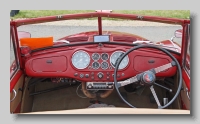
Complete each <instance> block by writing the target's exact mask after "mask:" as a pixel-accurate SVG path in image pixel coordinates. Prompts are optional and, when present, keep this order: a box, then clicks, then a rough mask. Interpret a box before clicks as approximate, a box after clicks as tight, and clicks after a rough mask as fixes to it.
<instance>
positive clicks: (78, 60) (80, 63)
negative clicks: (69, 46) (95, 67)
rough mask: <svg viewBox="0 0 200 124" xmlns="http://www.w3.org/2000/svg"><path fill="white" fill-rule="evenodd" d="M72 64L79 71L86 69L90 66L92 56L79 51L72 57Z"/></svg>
mask: <svg viewBox="0 0 200 124" xmlns="http://www.w3.org/2000/svg"><path fill="white" fill-rule="evenodd" d="M72 64H73V66H74V67H76V68H77V69H85V68H86V67H87V66H88V65H89V64H90V56H89V54H88V53H87V52H85V51H82V50H80V51H77V52H75V53H74V54H73V56H72Z"/></svg>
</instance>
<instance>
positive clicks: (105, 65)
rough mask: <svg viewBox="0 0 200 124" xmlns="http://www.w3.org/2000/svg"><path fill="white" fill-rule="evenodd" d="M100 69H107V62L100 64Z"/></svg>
mask: <svg viewBox="0 0 200 124" xmlns="http://www.w3.org/2000/svg"><path fill="white" fill-rule="evenodd" d="M101 68H102V69H104V70H105V69H107V68H108V62H102V63H101Z"/></svg>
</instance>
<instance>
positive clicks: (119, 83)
mask: <svg viewBox="0 0 200 124" xmlns="http://www.w3.org/2000/svg"><path fill="white" fill-rule="evenodd" d="M137 81H138V79H137V76H134V77H132V78H129V79H127V80H124V81H119V82H118V83H117V84H118V88H119V87H123V86H126V85H128V84H132V83H135V82H137Z"/></svg>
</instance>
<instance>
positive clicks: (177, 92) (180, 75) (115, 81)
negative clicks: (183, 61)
mask: <svg viewBox="0 0 200 124" xmlns="http://www.w3.org/2000/svg"><path fill="white" fill-rule="evenodd" d="M140 48H154V49H158V50H160V51H162V52H164V53H165V54H167V55H168V56H170V58H171V59H172V60H173V61H175V63H176V66H177V68H178V72H179V84H178V88H177V91H176V94H175V95H174V97H173V98H172V99H171V100H170V101H169V102H168V103H167V104H166V105H164V106H161V107H158V109H163V108H166V107H168V106H169V105H171V104H172V103H173V102H174V101H175V99H176V98H177V97H178V95H179V93H180V91H181V87H182V71H181V67H180V64H179V63H178V61H177V59H176V58H175V57H174V56H173V55H172V54H171V53H170V52H168V51H167V50H165V49H163V48H159V47H156V46H153V45H139V46H135V47H133V48H131V49H129V50H128V51H126V52H125V53H124V54H123V55H122V56H121V57H120V58H119V60H118V61H117V63H115V65H116V66H115V70H114V85H115V89H116V91H117V93H118V95H119V96H120V98H121V99H122V100H123V101H124V102H125V103H126V104H127V105H128V106H130V107H132V108H136V107H135V106H133V105H132V104H130V103H129V102H127V101H126V100H125V99H124V98H123V96H122V95H121V93H120V92H119V89H118V85H117V83H118V82H117V71H118V68H119V65H120V63H121V61H122V60H123V58H124V57H125V56H126V55H128V54H129V53H130V52H132V51H134V50H137V49H140Z"/></svg>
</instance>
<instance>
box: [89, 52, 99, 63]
mask: <svg viewBox="0 0 200 124" xmlns="http://www.w3.org/2000/svg"><path fill="white" fill-rule="evenodd" d="M94 54H98V56H99V58H98V59H97V60H95V59H94V58H93V55H94ZM91 58H92V60H94V61H98V60H99V59H100V58H101V56H100V54H99V53H92V57H91Z"/></svg>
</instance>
